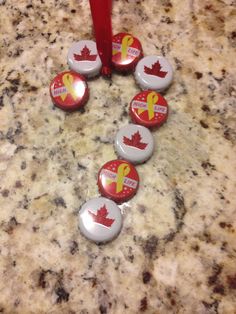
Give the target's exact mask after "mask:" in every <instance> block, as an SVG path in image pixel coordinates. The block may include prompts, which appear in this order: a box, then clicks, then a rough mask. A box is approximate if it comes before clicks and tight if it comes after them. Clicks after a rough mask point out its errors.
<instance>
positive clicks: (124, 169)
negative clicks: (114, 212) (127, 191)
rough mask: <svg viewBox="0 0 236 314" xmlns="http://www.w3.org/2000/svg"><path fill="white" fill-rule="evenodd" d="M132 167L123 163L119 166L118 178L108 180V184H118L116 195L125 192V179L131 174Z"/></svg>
mask: <svg viewBox="0 0 236 314" xmlns="http://www.w3.org/2000/svg"><path fill="white" fill-rule="evenodd" d="M130 170H131V169H130V166H129V165H128V164H126V163H122V164H120V165H119V167H118V169H117V176H116V178H115V179H114V180H113V179H107V180H106V182H107V184H111V183H113V182H116V193H119V192H121V191H122V190H123V186H124V178H125V176H127V175H128V174H129V173H130Z"/></svg>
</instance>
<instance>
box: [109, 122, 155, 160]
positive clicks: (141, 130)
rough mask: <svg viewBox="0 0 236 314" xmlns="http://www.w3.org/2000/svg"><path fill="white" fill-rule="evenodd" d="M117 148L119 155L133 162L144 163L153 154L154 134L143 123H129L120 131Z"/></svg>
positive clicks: (116, 142) (116, 143)
mask: <svg viewBox="0 0 236 314" xmlns="http://www.w3.org/2000/svg"><path fill="white" fill-rule="evenodd" d="M115 149H116V152H117V154H118V156H119V157H121V158H123V159H125V160H128V161H130V162H132V163H142V162H144V161H146V160H147V159H149V158H150V157H151V156H152V154H153V150H154V140H153V136H152V134H151V132H150V131H149V130H148V129H147V128H145V127H144V126H142V125H137V124H128V125H126V126H124V127H123V128H121V129H120V130H119V131H118V133H117V135H116V138H115Z"/></svg>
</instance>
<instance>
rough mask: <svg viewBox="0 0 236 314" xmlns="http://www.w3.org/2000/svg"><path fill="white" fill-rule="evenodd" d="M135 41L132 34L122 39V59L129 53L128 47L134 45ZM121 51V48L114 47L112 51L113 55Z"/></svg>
mask: <svg viewBox="0 0 236 314" xmlns="http://www.w3.org/2000/svg"><path fill="white" fill-rule="evenodd" d="M133 42H134V38H133V37H132V36H131V35H126V36H124V38H123V39H122V42H121V60H125V59H126V57H127V54H128V48H129V47H130V46H131V45H132V43H133ZM118 52H119V50H116V49H114V50H113V51H112V54H113V55H116V54H117V53H118Z"/></svg>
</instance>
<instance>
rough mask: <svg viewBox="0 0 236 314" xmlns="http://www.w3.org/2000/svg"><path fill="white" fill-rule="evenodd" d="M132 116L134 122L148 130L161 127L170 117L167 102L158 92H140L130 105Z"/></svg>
mask: <svg viewBox="0 0 236 314" xmlns="http://www.w3.org/2000/svg"><path fill="white" fill-rule="evenodd" d="M130 116H131V118H132V121H133V122H135V123H137V124H141V125H143V126H146V127H147V128H152V127H159V126H161V125H162V124H163V123H164V122H165V121H166V120H167V117H168V104H167V101H166V100H165V98H164V97H163V96H161V95H160V94H158V93H157V92H154V91H150V90H148V91H143V92H140V93H138V94H137V95H136V96H135V97H134V98H133V99H132V101H131V103H130Z"/></svg>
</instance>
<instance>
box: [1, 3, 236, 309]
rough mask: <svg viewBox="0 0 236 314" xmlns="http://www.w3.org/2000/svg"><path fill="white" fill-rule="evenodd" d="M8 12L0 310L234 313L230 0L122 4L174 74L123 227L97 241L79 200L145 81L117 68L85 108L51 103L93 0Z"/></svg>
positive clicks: (235, 132)
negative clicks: (53, 86) (83, 225)
mask: <svg viewBox="0 0 236 314" xmlns="http://www.w3.org/2000/svg"><path fill="white" fill-rule="evenodd" d="M0 14H1V19H0V29H1V34H0V39H1V41H0V43H1V50H0V56H1V68H0V71H1V72H0V73H1V76H0V80H1V84H0V121H1V122H0V174H1V181H0V204H1V209H0V274H1V281H0V292H1V293H0V313H4V314H5V313H9V314H13V313H20V314H27V313H47V314H49V313H50V314H52V313H56V314H59V313H60V314H61V313H66V314H74V313H76V314H77V313H78V314H85V313H89V314H90V313H91V314H93V313H98V314H99V313H111V314H113V313H118V314H120V313H143V312H145V313H153V314H158V313H161V314H165V313H168V314H169V313H187V314H195V313H199V314H205V313H206V314H207V313H222V314H233V313H236V268H235V263H236V259H235V257H236V240H235V228H236V223H235V217H236V198H235V195H236V194H235V186H236V184H235V183H236V180H235V173H236V159H235V142H236V127H235V121H236V120H235V117H236V101H235V96H236V90H235V86H236V76H235V68H236V62H235V59H236V58H235V48H236V24H235V21H236V2H235V0H222V1H220V0H219V1H214V0H207V1H201V0H189V1H184V0H158V1H155V0H147V1H131V0H129V1H128V0H126V1H122V0H119V1H114V4H113V17H112V18H113V31H114V33H116V32H120V31H128V32H130V33H132V34H133V35H134V36H137V37H138V38H139V39H140V41H141V42H142V45H143V49H144V53H145V55H148V54H162V55H165V56H166V57H167V58H168V59H169V60H170V62H171V63H172V65H173V67H174V69H175V79H174V83H173V85H172V86H171V88H170V89H169V90H168V91H167V93H166V95H165V96H166V99H167V100H168V102H169V106H170V115H169V119H168V122H167V123H166V124H165V125H164V126H163V127H161V128H160V129H159V130H157V131H155V132H154V133H153V135H154V138H155V144H156V148H155V152H154V155H153V156H152V158H151V159H150V160H149V161H148V162H147V163H146V164H144V165H140V166H138V167H137V170H138V172H139V174H140V178H141V184H140V189H139V191H138V193H137V195H136V196H135V197H134V198H133V199H132V200H131V201H129V202H128V203H125V204H123V205H122V206H121V207H122V212H123V215H124V227H123V229H122V232H121V234H120V235H119V237H118V238H117V239H116V240H115V241H113V242H111V243H109V244H107V245H99V246H98V245H96V244H93V243H91V242H89V241H87V240H86V239H85V238H84V237H82V236H81V235H80V233H79V231H78V211H79V208H80V206H81V205H82V204H83V203H84V202H85V201H86V200H88V199H90V198H92V197H95V196H98V195H99V194H98V189H97V185H96V177H97V173H98V170H99V168H100V166H101V165H102V164H103V163H105V162H106V161H108V160H110V159H113V158H116V155H115V153H114V149H113V139H114V135H115V134H116V132H117V130H118V129H119V128H120V127H121V126H123V125H126V124H127V123H128V122H129V116H128V104H129V102H130V100H131V99H132V97H133V96H134V95H135V94H136V93H137V92H138V90H139V89H138V87H137V86H136V85H135V82H134V79H133V76H132V75H129V76H121V75H117V74H114V75H113V77H112V80H111V81H107V80H104V79H103V78H98V79H94V80H92V81H90V82H89V88H90V100H89V102H88V103H87V105H86V106H85V108H84V109H83V110H80V111H79V112H75V113H72V114H69V113H65V112H63V111H61V110H59V109H56V108H54V107H53V105H52V103H51V100H50V96H49V90H48V87H49V83H50V81H51V79H52V78H53V77H54V76H55V74H56V73H58V72H60V71H62V70H65V69H67V64H66V56H67V51H68V48H69V47H70V46H71V44H72V42H74V41H76V40H80V39H91V38H93V35H92V25H91V17H90V10H89V5H88V1H86V0H83V1H79V0H66V1H62V0H59V1H52V0H48V1H46V0H34V1H30V0H27V1H23V0H19V1H13V0H6V1H5V0H1V1H0Z"/></svg>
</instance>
